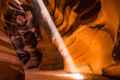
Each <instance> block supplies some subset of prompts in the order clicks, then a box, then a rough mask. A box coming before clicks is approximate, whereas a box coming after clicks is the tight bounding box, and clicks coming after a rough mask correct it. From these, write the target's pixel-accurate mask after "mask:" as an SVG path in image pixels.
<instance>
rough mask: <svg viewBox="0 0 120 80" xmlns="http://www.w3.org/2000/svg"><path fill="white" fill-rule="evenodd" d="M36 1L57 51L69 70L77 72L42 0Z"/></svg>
mask: <svg viewBox="0 0 120 80" xmlns="http://www.w3.org/2000/svg"><path fill="white" fill-rule="evenodd" d="M33 1H34V0H33ZM37 3H38V4H39V7H40V9H41V14H42V16H43V18H44V19H45V20H46V22H47V23H48V25H49V28H50V30H51V33H52V40H53V42H54V43H56V44H57V48H58V50H59V52H60V53H61V55H62V56H63V58H64V60H65V61H66V65H67V66H68V68H69V70H70V72H77V71H78V70H77V68H76V67H75V65H74V62H73V60H72V58H71V56H70V54H69V52H68V50H67V48H66V46H65V44H64V41H63V39H62V37H61V36H60V34H59V32H58V30H57V28H56V25H55V24H54V22H53V20H52V18H51V16H50V14H49V12H48V10H47V8H46V6H45V4H44V2H43V0H37ZM73 76H74V77H76V78H78V77H81V75H80V74H79V75H78V74H77V75H75V74H74V75H73Z"/></svg>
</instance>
